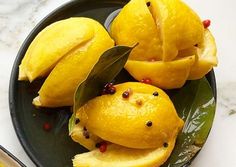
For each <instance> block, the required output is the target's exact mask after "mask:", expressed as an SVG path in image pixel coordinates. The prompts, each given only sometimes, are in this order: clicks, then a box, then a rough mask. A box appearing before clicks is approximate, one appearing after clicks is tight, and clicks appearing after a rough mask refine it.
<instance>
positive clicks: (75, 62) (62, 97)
mask: <svg viewBox="0 0 236 167" xmlns="http://www.w3.org/2000/svg"><path fill="white" fill-rule="evenodd" d="M74 19H75V20H77V21H78V23H77V24H76V25H75V26H78V27H86V28H84V29H80V30H78V29H77V30H76V31H78V33H79V35H77V36H74V38H75V39H77V38H80V36H81V34H90V38H89V39H87V38H84V39H83V38H81V39H80V40H81V41H83V42H81V43H77V45H76V47H74V48H73V49H71V50H68V49H66V48H67V47H68V46H66V47H62V48H63V49H66V50H67V53H66V55H64V56H63V57H62V58H61V59H60V60H59V61H58V62H57V63H56V65H55V67H54V68H53V69H52V71H51V72H50V74H49V75H48V77H47V79H46V80H45V82H44V84H43V85H42V87H41V89H40V90H39V96H38V97H36V98H35V99H34V100H33V104H34V105H36V106H40V107H60V106H72V105H73V97H74V92H75V90H76V88H77V86H78V85H79V84H80V83H81V82H82V81H83V80H84V79H85V78H86V77H87V75H88V74H89V72H90V71H91V69H92V68H93V66H94V65H95V63H96V62H97V61H98V59H99V57H100V56H101V55H102V54H103V53H104V52H105V51H106V50H108V49H109V48H111V47H112V46H114V42H113V40H112V39H111V38H110V36H109V34H108V33H107V32H106V30H105V29H104V28H103V26H102V25H100V23H98V22H97V21H94V20H92V19H89V18H74ZM65 23H66V22H65ZM67 31H70V29H67ZM72 31H73V30H72ZM80 33H81V34H80ZM55 38H56V36H55ZM54 40H55V39H54ZM40 42H41V43H43V41H40ZM60 43H67V41H65V40H64V39H63V40H58V43H57V44H58V45H59V46H60ZM55 45H56V44H55ZM48 49H49V50H50V48H48ZM51 49H52V47H51ZM59 51H60V50H57V52H59ZM48 52H49V53H51V52H50V51H48ZM52 59H54V58H53V57H52ZM35 61H36V59H35ZM38 61H39V62H41V63H42V64H44V63H45V64H47V62H48V61H50V55H48V57H47V58H45V59H40V56H39V57H38Z"/></svg>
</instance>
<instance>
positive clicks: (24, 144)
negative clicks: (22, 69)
mask: <svg viewBox="0 0 236 167" xmlns="http://www.w3.org/2000/svg"><path fill="white" fill-rule="evenodd" d="M83 1H86V0H76V1H75V0H72V1H69V2H66V3H64V4H62V5H60V6H59V7H57V8H56V9H54V10H53V11H51V12H50V13H49V14H47V15H46V16H45V17H44V18H43V19H41V20H40V21H39V22H38V23H37V24H36V26H35V27H34V28H33V29H32V30H31V31H30V33H29V34H28V35H27V37H26V38H25V39H24V42H23V43H22V44H21V46H20V49H19V51H18V52H17V55H16V58H15V60H14V63H13V66H12V69H11V74H10V82H9V91H8V94H9V97H8V102H9V110H10V115H11V120H12V124H13V127H14V130H15V133H16V135H17V138H18V140H19V141H20V143H21V146H22V147H23V149H24V151H25V153H26V154H27V155H28V157H29V158H30V160H31V161H32V162H33V163H34V164H35V165H36V166H39V167H43V165H42V164H41V162H40V161H39V160H38V159H37V156H36V155H34V154H33V152H32V150H31V149H30V147H29V144H28V143H27V142H26V140H24V138H23V137H24V136H23V135H22V134H23V131H22V129H21V128H19V127H20V123H19V121H18V119H17V117H16V115H15V113H16V108H15V106H16V105H15V103H16V102H15V101H16V100H15V98H14V92H15V89H14V88H15V86H16V82H18V81H17V80H15V78H17V76H18V73H19V68H18V65H19V62H21V60H22V55H23V53H25V50H27V48H28V45H27V43H28V41H32V40H33V37H32V36H35V35H36V34H38V32H39V31H40V30H41V27H42V26H43V24H45V22H47V20H50V18H53V17H54V15H56V14H57V13H60V12H61V11H63V10H64V9H65V8H69V7H70V6H73V5H75V4H77V3H81V2H83ZM26 46H27V48H26ZM206 78H207V80H208V82H209V84H210V86H211V88H212V92H213V95H214V97H215V100H216V101H217V85H216V78H215V73H214V70H213V69H212V70H211V71H210V72H209V73H208V74H207V75H206ZM215 112H216V109H215ZM211 128H212V127H211ZM210 132H211V129H210V131H209V133H210ZM208 135H209V134H208ZM203 147H204V145H203ZM200 151H201V150H200ZM200 151H199V152H200ZM199 152H198V153H199ZM198 153H197V154H195V156H194V158H192V159H191V161H190V162H189V163H188V164H185V165H184V166H183V167H187V166H189V165H190V164H191V162H192V161H193V160H194V159H195V158H196V156H197V155H198Z"/></svg>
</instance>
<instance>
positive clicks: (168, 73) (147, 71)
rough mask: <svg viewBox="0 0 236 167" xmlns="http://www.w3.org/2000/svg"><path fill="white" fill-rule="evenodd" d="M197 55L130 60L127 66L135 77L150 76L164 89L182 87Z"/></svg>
mask: <svg viewBox="0 0 236 167" xmlns="http://www.w3.org/2000/svg"><path fill="white" fill-rule="evenodd" d="M194 62H195V56H189V57H184V58H180V59H177V60H174V61H170V62H164V61H155V62H149V61H136V60H129V61H128V62H127V64H126V66H125V68H126V69H127V70H128V71H129V73H130V74H131V75H132V76H134V78H135V79H137V80H138V81H141V80H142V79H144V78H147V77H148V78H150V79H151V82H152V84H154V85H156V86H158V87H161V88H163V89H172V88H181V87H182V86H183V85H184V83H185V82H186V80H187V79H188V77H189V73H190V71H191V67H192V65H193V64H194Z"/></svg>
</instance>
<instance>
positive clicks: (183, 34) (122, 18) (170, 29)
mask: <svg viewBox="0 0 236 167" xmlns="http://www.w3.org/2000/svg"><path fill="white" fill-rule="evenodd" d="M147 2H150V6H149V7H148V6H147V5H146V3H147ZM186 16H188V17H186ZM203 32H204V27H203V25H202V22H201V19H200V18H199V17H198V15H197V14H196V13H195V12H194V11H193V10H192V9H191V8H190V7H188V6H187V5H186V4H185V3H183V2H182V1H180V0H174V1H173V0H150V1H149V0H131V1H130V2H129V3H128V4H127V5H126V6H125V7H124V8H123V9H122V10H121V12H120V13H119V15H118V16H117V17H116V18H115V20H114V21H113V23H112V26H111V35H112V37H113V38H114V39H115V41H116V43H117V44H121V45H130V46H131V45H133V44H135V43H139V46H137V47H136V48H135V49H134V51H133V52H132V53H131V56H130V59H132V60H150V59H156V60H163V61H171V60H173V59H175V58H176V57H177V55H178V51H179V50H183V49H186V48H189V47H191V46H194V45H195V44H198V43H200V42H201V41H202V40H203Z"/></svg>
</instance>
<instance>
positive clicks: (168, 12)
mask: <svg viewBox="0 0 236 167" xmlns="http://www.w3.org/2000/svg"><path fill="white" fill-rule="evenodd" d="M150 2H151V5H150V8H151V12H152V13H153V16H154V19H155V20H156V23H157V26H159V27H157V28H160V31H161V38H162V43H163V45H162V48H163V58H162V60H163V61H171V60H173V59H175V58H176V57H177V55H178V51H179V50H183V49H187V48H189V47H192V46H194V45H195V44H198V43H200V42H201V41H202V40H203V34H204V27H203V25H202V22H201V19H200V18H199V16H198V15H197V14H196V13H195V12H194V11H193V10H192V9H191V8H190V7H189V6H187V5H186V4H185V3H183V2H182V1H181V0H174V1H173V0H150Z"/></svg>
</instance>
